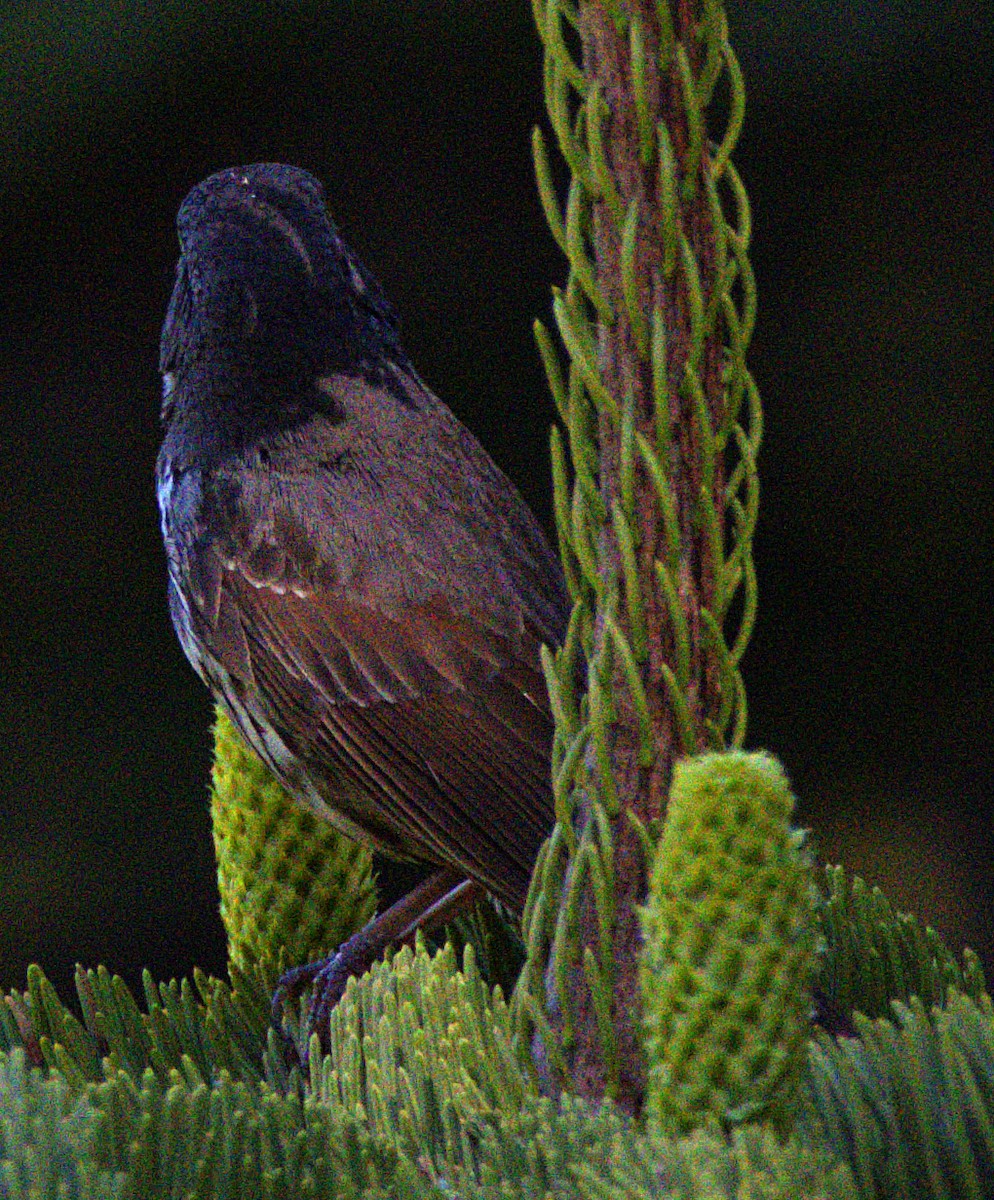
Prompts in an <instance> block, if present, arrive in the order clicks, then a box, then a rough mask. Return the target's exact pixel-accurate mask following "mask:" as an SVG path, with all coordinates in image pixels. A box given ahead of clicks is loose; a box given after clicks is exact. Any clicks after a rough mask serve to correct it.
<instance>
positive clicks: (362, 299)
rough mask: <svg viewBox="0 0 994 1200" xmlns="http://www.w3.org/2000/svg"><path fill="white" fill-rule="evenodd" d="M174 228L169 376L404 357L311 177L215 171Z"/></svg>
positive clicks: (276, 170)
mask: <svg viewBox="0 0 994 1200" xmlns="http://www.w3.org/2000/svg"><path fill="white" fill-rule="evenodd" d="M177 227H178V230H179V241H180V260H179V263H178V265H177V269H176V285H175V287H174V288H173V295H172V300H171V301H170V304H169V311H168V313H167V315H166V322H165V325H164V327H163V331H162V344H161V353H160V370H161V371H162V372H163V373H165V372H180V373H182V372H183V370H184V368H185V367H187V366H189V365H190V364H192V363H194V362H196V361H197V360H198V359H200V358H202V357H204V356H211V355H217V354H220V355H222V356H227V355H237V356H239V357H243V358H244V357H245V356H249V357H252V356H256V355H257V356H258V357H260V358H261V359H265V360H267V361H269V362H272V361H273V360H274V359H281V360H283V361H284V362H287V363H291V362H292V363H294V364H295V365H298V366H299V367H300V368H303V369H305V370H308V371H311V370H313V371H314V372H321V371H333V370H344V371H357V372H365V371H366V370H367V369H368V367H369V366H372V367H375V366H376V365H377V364H378V363H381V362H382V360H383V359H384V358H387V359H393V360H394V361H401V360H402V359H403V355H402V351H401V350H400V344H399V336H398V328H397V318H396V315H395V313H394V311H393V309H392V308H391V306H390V305H389V304H388V302H387V301H386V299H385V298H384V296H383V293H382V292H381V291H380V288H379V285H378V284H377V283H376V281H375V280H374V279H373V277H372V276H371V275H370V274H369V273H368V272H367V271H366V270H365V268H364V267H363V266H362V264H361V263H360V262H359V261H358V259H357V258H356V257H355V256H354V255H353V254H352V252H351V251H350V250H349V248H348V246H347V245H346V244H345V242H344V240H343V239H342V237H341V235H340V234H339V233H338V230H337V229H336V228H335V225H334V224H333V222H332V220H331V218H330V217H329V215H328V211H327V209H326V207H325V200H324V190H323V189H322V187H321V185H320V184H319V183H318V181H317V180H316V179H315V178H314V177H313V176H312V175H309V174H308V173H307V172H306V171H302V170H300V168H298V167H289V166H284V165H283V164H281V163H257V164H255V165H254V166H250V167H231V168H229V169H228V170H225V171H219V172H218V173H217V174H216V175H211V176H210V178H208V179H205V180H204V181H203V182H202V183H198V184H197V186H196V187H195V188H193V190H192V191H191V192H190V194H189V195H188V196H187V197H186V199H185V200H184V201H183V204H182V206H181V208H180V210H179V216H178V218H177Z"/></svg>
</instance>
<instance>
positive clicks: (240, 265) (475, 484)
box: [156, 163, 568, 965]
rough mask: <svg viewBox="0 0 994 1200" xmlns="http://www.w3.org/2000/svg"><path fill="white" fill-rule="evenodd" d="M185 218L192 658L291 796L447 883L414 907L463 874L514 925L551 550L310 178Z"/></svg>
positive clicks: (531, 810) (173, 449)
mask: <svg viewBox="0 0 994 1200" xmlns="http://www.w3.org/2000/svg"><path fill="white" fill-rule="evenodd" d="M177 224H178V229H179V241H180V248H181V253H180V259H179V263H178V266H177V273H176V283H175V287H174V290H173V294H172V299H171V301H170V304H169V310H168V313H167V316H166V321H165V326H164V328H163V332H162V348H161V371H162V375H163V403H162V418H163V422H164V425H165V438H164V441H163V445H162V450H161V452H160V455H159V460H158V466H157V472H156V478H157V487H158V498H159V506H160V509H161V515H162V534H163V538H164V540H165V546H166V553H167V556H168V561H169V605H170V611H171V614H172V619H173V623H174V625H175V627H176V632H177V634H178V635H179V639H180V642H181V643H182V645H183V649H184V650H185V652H186V654H187V657H188V658H189V659H190V662H191V663H192V664H193V666H194V668H195V669H196V670H197V672H198V673H199V675H200V676H201V678H202V679H203V680H204V682H205V683H206V684H207V686H208V687H209V688H210V689H211V691H212V692H213V694H214V696H215V697H216V698H217V699H218V700H219V701H220V702H221V704H222V705H223V706H224V708H225V709H226V710H227V711H228V713H229V714H230V716H231V718H232V720H233V721H234V722H235V724H236V725H237V726H238V728H239V729H240V730H241V732H242V734H243V735H244V736H245V738H246V740H247V741H248V742H249V744H250V745H251V746H252V747H254V749H255V750H256V751H257V753H258V754H259V755H260V757H261V758H262V759H263V760H264V761H265V762H266V763H267V764H268V766H269V767H270V768H271V770H272V771H273V773H274V774H275V775H276V777H277V778H278V779H279V780H280V781H281V782H282V783H283V784H284V785H285V786H286V787H287V789H288V790H289V791H290V792H291V793H292V794H293V795H294V796H295V797H297V798H298V799H299V800H300V801H301V802H302V803H303V804H306V805H308V806H310V807H311V808H312V809H313V810H314V811H316V812H317V813H318V814H320V815H321V816H322V817H324V818H326V819H327V820H329V821H331V822H332V823H333V824H335V825H336V826H337V827H339V828H340V829H341V830H342V831H343V832H345V833H346V834H348V835H350V836H353V837H356V838H365V839H366V840H367V841H369V842H371V843H372V845H373V847H374V848H375V849H377V850H379V851H381V852H384V853H386V854H388V855H392V856H395V857H399V858H405V859H415V860H420V861H423V862H425V863H428V864H433V865H434V866H435V867H436V868H438V870H437V871H436V873H435V875H434V876H432V877H431V881H433V882H431V881H430V886H427V887H426V889H424V890H423V893H422V894H421V895H420V897H415V899H414V902H413V907H414V909H417V908H418V907H419V906H420V907H426V906H429V905H431V904H434V903H435V902H436V901H437V900H438V899H440V898H441V897H442V896H443V895H444V894H445V893H447V892H448V891H449V889H450V888H452V887H453V886H454V885H455V884H458V883H459V882H460V881H461V880H463V879H468V880H470V881H474V882H475V884H477V885H482V886H483V887H485V888H486V889H487V890H488V891H489V892H491V893H493V895H495V896H496V897H498V898H499V899H500V900H501V901H502V902H503V903H504V904H505V905H506V906H507V907H508V908H509V909H510V910H511V911H512V912H513V913H516V914H520V913H521V911H522V907H523V904H524V899H525V893H526V890H527V887H528V882H529V877H530V872H531V869H532V866H533V864H534V860H535V857H536V854H537V852H538V849H539V846H540V844H541V842H542V840H543V839H544V838H545V836H546V835H547V834H548V833H549V831H550V829H551V826H552V822H553V807H552V797H551V789H550V780H549V753H550V744H551V736H552V721H551V717H550V714H549V707H548V699H547V696H546V690H545V685H544V680H543V677H542V671H541V666H540V661H539V647H540V645H541V644H542V643H543V642H545V643H548V644H551V645H556V644H558V643H559V642H560V641H561V639H562V637H563V635H564V631H565V625H566V619H567V612H568V606H567V595H566V590H565V587H564V583H563V577H562V573H561V570H560V566H559V563H558V560H557V558H556V556H555V555H554V554H553V553H552V551H551V550H550V548H549V546H548V544H547V542H546V540H545V537H544V536H543V534H542V531H541V529H540V528H539V526H538V524H537V522H536V520H535V518H534V517H533V516H532V514H531V512H530V511H529V510H528V508H527V506H526V505H525V503H524V501H523V500H522V499H521V497H520V496H519V495H518V493H517V491H516V490H515V488H514V487H513V485H512V484H511V483H510V482H509V480H508V479H507V478H506V476H505V475H503V474H502V472H501V471H500V470H499V469H498V468H497V466H496V465H495V464H494V463H493V461H492V460H491V459H490V457H489V456H488V455H487V453H486V452H485V451H484V450H483V448H482V447H481V446H480V445H479V443H478V442H477V441H476V439H475V438H474V437H473V436H472V434H470V433H469V431H468V430H467V429H466V428H465V427H464V426H463V425H461V424H460V423H459V421H457V420H456V418H455V417H454V416H453V414H452V413H451V412H450V411H449V409H448V408H446V406H445V405H444V404H442V403H441V401H439V400H438V399H437V398H436V397H435V396H434V395H433V394H432V392H431V391H430V390H429V389H428V388H427V387H426V386H425V384H424V383H422V381H421V380H420V379H419V378H418V376H417V374H416V373H415V372H414V370H413V368H412V367H411V364H410V362H409V361H408V359H407V356H406V354H405V353H404V351H403V349H402V347H401V343H400V337H399V332H398V321H397V317H396V315H395V313H394V310H393V309H392V307H391V306H390V304H389V303H388V302H387V301H386V299H385V298H384V296H383V293H382V292H381V290H380V288H379V286H378V285H377V283H376V281H375V280H374V279H373V278H372V276H371V275H370V274H369V272H368V271H367V270H366V269H365V268H364V267H363V266H362V264H361V263H360V262H359V261H358V259H357V258H356V257H355V255H354V254H353V253H352V252H351V251H350V250H349V248H348V247H347V246H346V244H345V242H344V241H343V240H342V238H341V236H340V234H339V233H338V231H337V229H336V227H335V225H334V224H333V223H332V221H331V219H330V217H329V215H328V212H327V210H326V207H325V201H324V194H323V191H322V188H321V186H320V184H319V183H318V182H317V181H316V180H315V179H314V178H313V177H312V176H311V175H309V174H308V173H307V172H305V171H302V170H299V169H297V168H294V167H289V166H283V165H279V164H269V163H263V164H258V165H255V166H250V167H243V168H234V169H230V170H226V171H221V172H219V173H218V174H216V175H212V176H211V177H210V178H209V179H206V180H204V182H203V183H200V184H199V185H198V186H197V187H195V188H194V189H193V190H192V191H191V192H190V194H189V195H188V196H187V198H186V200H185V201H184V202H183V205H182V207H181V208H180V211H179V217H178V222H177ZM477 890H478V889H477ZM409 907H410V906H409ZM406 916H410V913H407V914H406ZM406 916H405V919H406ZM394 924H395V925H396V922H395V923H394ZM396 932H397V929H396V928H394V927H393V926H390V927H389V928H387V929H386V932H385V933H384V934H383V935H382V936H381V937H380V938H379V939H378V940H377V939H376V938H372V939H367V941H370V944H371V945H373V946H374V949H375V948H381V947H382V944H383V943H384V942H385V941H386V940H389V938H390V937H392V936H395V935H396ZM366 948H367V950H368V949H369V947H368V946H367V947H366ZM360 965H361V964H360Z"/></svg>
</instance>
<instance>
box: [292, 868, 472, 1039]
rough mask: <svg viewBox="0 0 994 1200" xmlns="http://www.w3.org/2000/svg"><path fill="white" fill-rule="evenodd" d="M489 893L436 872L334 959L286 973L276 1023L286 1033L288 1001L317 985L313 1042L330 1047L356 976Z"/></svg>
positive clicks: (455, 875) (453, 874) (310, 1024)
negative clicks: (332, 1025)
mask: <svg viewBox="0 0 994 1200" xmlns="http://www.w3.org/2000/svg"><path fill="white" fill-rule="evenodd" d="M485 894H486V892H485V890H484V888H483V886H482V885H481V884H479V883H477V882H476V881H475V880H472V879H466V878H465V877H464V876H463V875H462V874H461V873H460V872H459V871H453V870H451V869H450V868H447V867H446V868H443V869H442V870H439V871H435V872H434V873H433V874H431V875H429V876H428V878H427V879H425V880H423V881H422V882H421V883H419V884H418V886H417V887H416V888H414V889H413V890H412V891H410V892H408V893H407V895H406V896H402V897H401V898H400V899H399V900H398V901H397V903H396V904H393V905H391V907H390V908H388V909H387V910H386V912H383V913H380V914H379V916H376V917H374V918H373V919H372V920H371V921H370V922H369V923H368V924H367V925H364V926H363V928H362V929H360V930H359V932H358V933H354V934H353V935H352V937H350V938H349V940H348V941H347V942H343V943H342V945H341V946H340V947H339V948H338V951H337V952H336V953H335V954H333V955H332V956H331V957H330V958H324V959H319V960H318V961H317V962H312V963H307V964H305V965H304V966H301V967H294V968H292V969H291V970H289V971H287V972H286V973H285V974H283V975H282V976H281V977H280V981H279V984H278V986H277V988H276V991H275V993H274V995H273V1003H272V1020H273V1024H274V1025H275V1026H276V1028H277V1029H278V1030H280V1031H281V1032H283V1031H284V1026H283V1008H284V1006H285V1005H286V1003H287V1001H288V1000H294V999H296V997H297V996H299V995H300V993H301V992H302V991H303V990H304V988H306V987H307V986H308V985H310V984H311V983H313V984H314V998H313V1000H312V1001H311V1009H310V1012H309V1014H308V1017H307V1030H306V1032H307V1041H309V1040H310V1035H311V1034H312V1033H316V1034H317V1035H318V1037H319V1038H320V1039H321V1046H322V1049H325V1050H327V1040H328V1020H329V1018H330V1016H331V1010H332V1009H333V1008H334V1007H335V1005H336V1004H337V1003H338V1001H339V1000H340V999H341V998H342V995H343V993H344V992H345V985H346V984H347V983H348V981H349V979H350V977H351V976H353V975H362V974H363V973H364V972H365V971H368V970H369V968H370V967H371V966H372V965H373V963H374V962H375V961H376V960H377V959H378V958H379V957H380V956H381V955H382V953H383V951H384V950H385V949H386V948H387V946H390V945H394V946H406V945H411V944H412V943H413V942H414V938H415V935H416V934H417V932H418V931H419V930H420V931H421V932H422V933H429V932H431V930H433V929H438V928H439V926H441V925H444V924H446V922H448V921H450V920H451V919H452V918H453V917H454V916H457V915H458V914H459V913H461V912H464V911H466V910H467V909H469V908H471V907H472V906H473V905H474V904H475V903H476V902H477V901H478V900H481V899H482V898H483V897H484V896H485ZM307 1041H305V1046H306V1044H307ZM304 1061H306V1050H305V1060H304Z"/></svg>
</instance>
